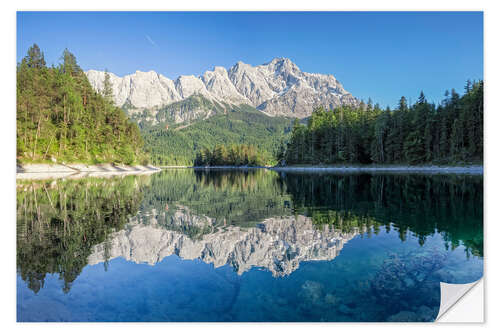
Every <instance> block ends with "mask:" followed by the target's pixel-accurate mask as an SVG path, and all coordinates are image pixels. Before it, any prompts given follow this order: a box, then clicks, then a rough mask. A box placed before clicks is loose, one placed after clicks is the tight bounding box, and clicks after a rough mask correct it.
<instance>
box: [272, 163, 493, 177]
mask: <svg viewBox="0 0 500 333" xmlns="http://www.w3.org/2000/svg"><path fill="white" fill-rule="evenodd" d="M269 169H270V170H275V171H282V172H287V171H292V172H338V173H356V172H373V173H384V172H385V173H432V174H473V175H483V173H484V167H483V166H482V165H470V166H436V165H422V166H409V165H392V166H284V167H271V168H269Z"/></svg>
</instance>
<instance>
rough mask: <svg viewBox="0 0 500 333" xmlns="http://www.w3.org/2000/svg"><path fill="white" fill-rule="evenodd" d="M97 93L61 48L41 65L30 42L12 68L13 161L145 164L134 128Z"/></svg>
mask: <svg viewBox="0 0 500 333" xmlns="http://www.w3.org/2000/svg"><path fill="white" fill-rule="evenodd" d="M102 93H103V95H104V96H103V95H101V94H100V93H98V92H95V91H94V90H93V88H92V87H91V85H90V83H89V81H88V80H87V77H86V76H85V74H84V73H83V71H82V70H81V68H80V67H79V66H78V64H77V61H76V58H75V56H74V55H73V54H71V52H69V51H68V50H67V49H66V50H64V53H63V55H62V57H61V63H60V64H59V65H58V66H52V67H47V66H46V63H45V60H44V56H43V52H41V51H40V49H39V47H38V46H37V45H36V44H34V45H33V46H32V47H31V48H30V49H29V51H28V54H27V56H26V57H25V58H24V59H23V60H22V61H21V63H19V64H18V66H17V159H18V162H20V163H30V162H45V161H47V162H49V161H57V162H85V163H103V162H111V163H112V162H115V163H125V164H138V163H141V164H145V163H147V162H148V160H147V159H148V158H147V155H146V154H145V153H144V152H143V150H142V148H143V141H142V138H141V135H140V133H139V129H138V127H137V125H136V124H135V123H132V122H131V121H129V119H128V118H127V116H126V115H125V113H124V112H123V111H122V110H121V109H120V108H117V107H115V106H113V104H112V102H111V96H110V89H109V87H108V89H105V91H103V92H102Z"/></svg>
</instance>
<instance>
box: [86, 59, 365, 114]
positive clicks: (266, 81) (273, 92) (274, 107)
mask: <svg viewBox="0 0 500 333" xmlns="http://www.w3.org/2000/svg"><path fill="white" fill-rule="evenodd" d="M86 74H87V77H88V79H89V81H90V83H91V84H92V86H93V87H94V88H95V89H96V90H97V91H102V90H103V82H104V72H102V71H95V70H89V71H87V72H86ZM110 80H111V84H112V86H113V94H114V101H115V103H116V105H118V106H125V107H126V109H127V110H128V111H129V112H131V113H132V114H134V113H138V112H139V111H143V110H145V109H147V110H149V111H150V112H152V114H150V115H149V117H151V116H152V118H153V119H154V116H155V114H156V111H158V110H160V109H161V108H163V107H165V106H168V105H169V104H172V103H175V102H179V101H183V100H186V99H187V98H189V97H190V96H195V95H196V96H202V97H203V98H204V99H206V100H207V101H209V102H211V104H212V105H211V106H208V107H206V108H205V109H206V110H207V111H210V110H211V109H215V108H217V107H221V106H230V105H240V104H248V105H251V106H253V107H255V108H257V109H258V110H260V111H262V112H264V113H265V114H267V115H269V116H288V117H296V118H304V117H308V116H310V115H311V113H312V110H313V108H314V107H317V106H324V107H326V108H334V107H336V106H339V105H341V104H347V105H355V104H358V100H357V99H356V98H354V97H353V96H352V95H351V94H350V93H349V92H347V91H346V90H345V89H344V87H343V86H342V84H341V83H340V82H339V81H337V79H335V77H334V76H333V75H326V74H312V73H306V72H303V71H301V70H300V69H299V67H298V66H297V65H296V64H294V63H293V62H292V61H291V60H290V59H287V58H275V59H273V60H272V61H271V62H269V63H266V64H263V65H260V66H251V65H249V64H245V63H243V62H241V61H239V62H238V63H236V64H235V65H234V66H232V67H231V68H229V70H226V69H225V68H224V67H215V68H214V70H212V71H207V72H205V73H204V74H203V75H202V76H200V77H196V76H194V75H189V76H180V77H179V78H177V79H176V80H175V81H173V80H171V79H168V78H166V77H165V76H163V75H161V74H158V73H156V72H154V71H149V72H141V71H137V72H135V73H134V74H130V75H126V76H124V77H118V76H116V75H114V74H112V73H110ZM208 104H210V103H208ZM212 111H213V110H212ZM198 113H199V112H198ZM206 116H207V115H206V114H201V115H199V114H198V115H197V116H196V117H195V118H201V117H206ZM173 118H174V119H175V122H176V123H179V122H183V121H186V120H190V117H189V116H178V115H173ZM191 118H193V117H191Z"/></svg>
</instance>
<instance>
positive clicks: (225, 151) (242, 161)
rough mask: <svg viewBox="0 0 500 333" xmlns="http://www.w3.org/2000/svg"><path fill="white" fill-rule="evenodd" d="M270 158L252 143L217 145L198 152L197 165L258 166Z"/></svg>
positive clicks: (195, 161)
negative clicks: (227, 145)
mask: <svg viewBox="0 0 500 333" xmlns="http://www.w3.org/2000/svg"><path fill="white" fill-rule="evenodd" d="M267 160H269V156H268V155H267V154H265V152H262V153H260V152H259V151H258V150H257V148H256V147H255V146H252V145H245V144H242V145H234V144H233V145H230V146H229V147H226V146H225V145H216V146H215V147H214V148H213V149H208V148H204V149H202V150H201V151H200V152H198V153H197V154H196V158H195V160H194V165H195V166H224V165H232V166H242V165H247V166H257V165H264V164H265V162H266V161H267Z"/></svg>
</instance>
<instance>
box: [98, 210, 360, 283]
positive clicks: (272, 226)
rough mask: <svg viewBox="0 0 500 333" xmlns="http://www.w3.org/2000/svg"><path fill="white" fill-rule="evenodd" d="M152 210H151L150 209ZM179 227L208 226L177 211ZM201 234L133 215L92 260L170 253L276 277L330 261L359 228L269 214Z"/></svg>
mask: <svg viewBox="0 0 500 333" xmlns="http://www.w3.org/2000/svg"><path fill="white" fill-rule="evenodd" d="M153 215H154V214H153ZM172 219H173V220H175V221H176V223H178V224H179V225H180V226H184V225H191V224H197V225H199V226H200V227H207V226H210V225H211V223H212V222H213V221H212V219H211V218H209V217H206V216H195V215H192V214H190V213H189V212H188V211H185V210H180V211H177V212H176V214H175V215H174V216H173V217H172ZM213 229H214V230H213V232H211V233H208V234H205V235H203V236H202V237H201V238H200V239H191V238H190V237H189V236H187V235H185V234H183V233H181V232H178V231H173V230H168V229H165V228H162V227H161V226H159V225H158V224H157V221H156V219H155V218H154V217H151V218H150V220H149V221H148V222H147V223H141V222H140V221H138V220H137V219H136V218H132V220H131V223H129V224H128V225H127V227H126V228H125V229H123V230H121V231H117V232H115V233H113V234H112V235H111V239H110V240H109V241H107V242H106V243H102V244H98V245H96V246H95V247H94V249H93V253H92V254H91V255H90V256H89V258H88V262H89V264H90V265H95V264H98V263H100V262H104V261H106V260H110V259H114V258H117V257H122V258H125V260H128V261H133V262H136V263H148V264H150V265H155V264H156V263H158V262H161V261H162V260H163V259H164V258H165V257H168V256H171V255H173V254H176V255H178V256H179V257H181V258H182V259H185V260H194V259H200V260H202V261H204V262H206V263H211V264H213V265H214V267H221V266H224V265H231V266H232V267H233V269H234V270H235V271H236V272H237V273H238V274H239V275H241V274H242V273H244V272H246V271H248V270H250V269H251V268H252V267H261V268H265V269H266V270H268V271H270V272H271V273H272V274H273V276H275V277H278V276H280V277H282V276H286V275H289V274H291V273H292V272H293V271H295V270H296V269H297V268H299V265H300V263H301V262H304V261H315V260H333V259H334V258H335V257H336V256H337V255H339V253H340V251H341V250H342V248H343V246H344V244H345V243H347V242H348V241H349V240H351V239H352V238H354V237H355V236H356V235H358V234H359V230H353V231H352V232H349V233H343V232H341V231H339V230H336V229H335V228H332V227H329V226H323V228H320V229H318V228H316V227H314V225H313V223H312V221H311V218H309V217H306V216H302V215H297V216H288V217H271V218H267V219H265V220H264V221H262V222H261V223H259V224H258V225H257V226H256V227H252V228H241V227H238V226H232V225H230V226H227V227H225V228H221V229H217V228H213Z"/></svg>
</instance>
